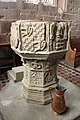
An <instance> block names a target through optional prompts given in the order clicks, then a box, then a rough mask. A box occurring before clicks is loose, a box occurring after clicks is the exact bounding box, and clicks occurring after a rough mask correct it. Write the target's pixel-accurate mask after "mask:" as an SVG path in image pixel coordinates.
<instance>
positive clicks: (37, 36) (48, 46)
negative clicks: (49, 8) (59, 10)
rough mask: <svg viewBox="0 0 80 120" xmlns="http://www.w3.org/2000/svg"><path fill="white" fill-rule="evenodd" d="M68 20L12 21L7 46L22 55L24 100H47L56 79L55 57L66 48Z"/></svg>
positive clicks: (56, 81) (56, 58) (57, 57)
mask: <svg viewBox="0 0 80 120" xmlns="http://www.w3.org/2000/svg"><path fill="white" fill-rule="evenodd" d="M69 28H70V23H67V22H57V21H56V22H39V21H36V22H35V21H26V20H21V21H17V22H15V23H12V26H11V48H12V49H13V50H14V51H15V52H16V53H17V54H18V55H19V56H20V57H21V58H22V61H23V66H24V78H23V81H22V82H23V94H24V97H25V98H26V100H27V101H28V102H32V101H33V102H36V103H40V104H47V103H49V102H50V101H51V97H50V94H49V92H50V89H49V88H50V87H51V89H54V86H55V85H54V84H57V83H58V78H57V74H56V71H57V65H58V61H59V60H60V59H61V58H62V57H63V56H64V54H65V52H66V51H67V50H68V44H69V37H70V36H69V35H70V29H69Z"/></svg>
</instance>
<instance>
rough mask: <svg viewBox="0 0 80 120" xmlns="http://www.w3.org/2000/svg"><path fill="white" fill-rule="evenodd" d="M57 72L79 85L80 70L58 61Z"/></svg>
mask: <svg viewBox="0 0 80 120" xmlns="http://www.w3.org/2000/svg"><path fill="white" fill-rule="evenodd" d="M57 74H58V75H59V76H62V77H64V78H65V79H67V80H69V81H70V82H72V83H74V84H76V85H78V86H80V71H79V70H77V69H76V68H71V67H70V66H67V65H64V64H62V63H60V64H59V65H58V68H57Z"/></svg>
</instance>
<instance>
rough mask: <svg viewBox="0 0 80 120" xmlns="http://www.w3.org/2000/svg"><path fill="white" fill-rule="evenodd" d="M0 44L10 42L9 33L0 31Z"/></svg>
mask: <svg viewBox="0 0 80 120" xmlns="http://www.w3.org/2000/svg"><path fill="white" fill-rule="evenodd" d="M0 44H10V34H9V33H0Z"/></svg>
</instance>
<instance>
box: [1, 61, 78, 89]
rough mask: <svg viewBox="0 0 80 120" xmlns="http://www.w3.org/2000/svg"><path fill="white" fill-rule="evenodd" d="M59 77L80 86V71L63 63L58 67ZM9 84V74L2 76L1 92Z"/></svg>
mask: <svg viewBox="0 0 80 120" xmlns="http://www.w3.org/2000/svg"><path fill="white" fill-rule="evenodd" d="M57 75H59V76H62V77H64V78H65V79H67V80H69V81H70V82H72V83H74V84H76V85H78V86H80V72H79V69H75V68H71V67H68V66H66V65H64V64H62V63H60V64H59V65H58V68H57ZM8 82H9V80H8V77H7V72H5V73H3V74H0V90H1V89H2V88H3V87H4V86H5V85H6V84H7V83H8Z"/></svg>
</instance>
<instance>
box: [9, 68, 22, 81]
mask: <svg viewBox="0 0 80 120" xmlns="http://www.w3.org/2000/svg"><path fill="white" fill-rule="evenodd" d="M23 76H24V67H23V66H18V67H13V68H12V70H9V71H8V79H9V80H13V81H14V82H19V81H22V79H23Z"/></svg>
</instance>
